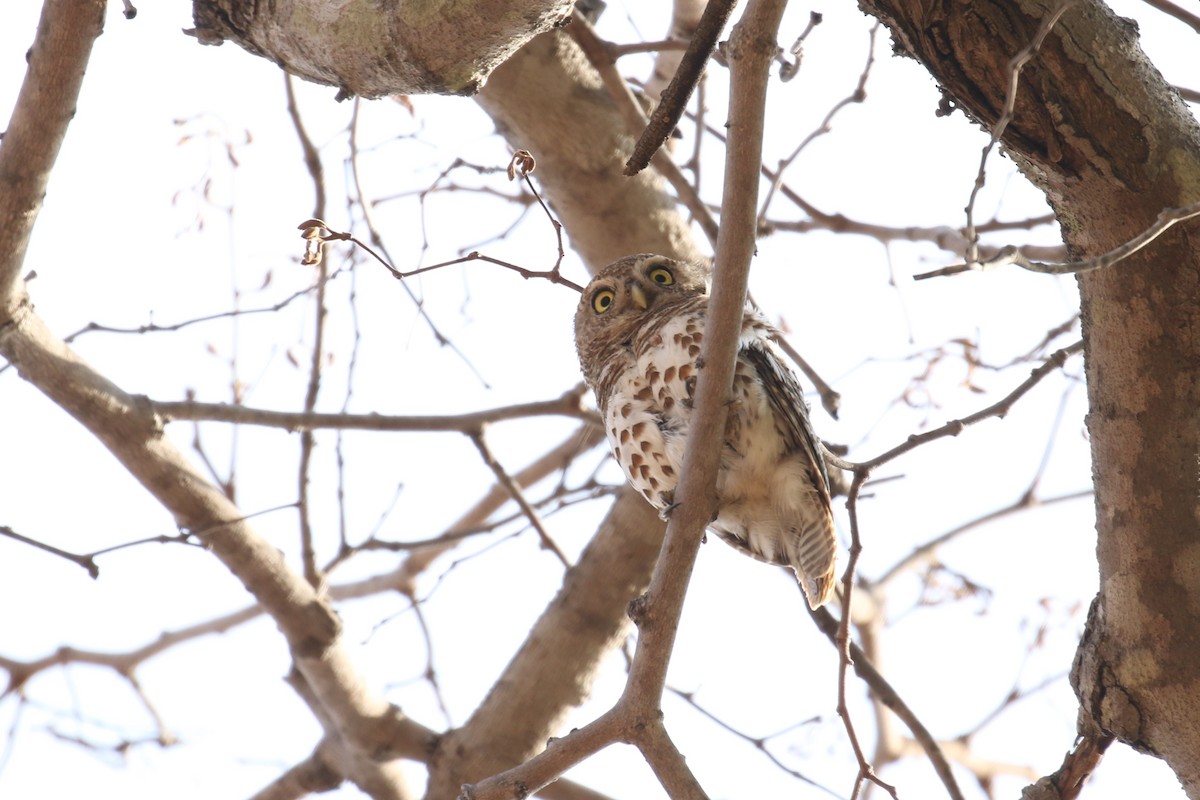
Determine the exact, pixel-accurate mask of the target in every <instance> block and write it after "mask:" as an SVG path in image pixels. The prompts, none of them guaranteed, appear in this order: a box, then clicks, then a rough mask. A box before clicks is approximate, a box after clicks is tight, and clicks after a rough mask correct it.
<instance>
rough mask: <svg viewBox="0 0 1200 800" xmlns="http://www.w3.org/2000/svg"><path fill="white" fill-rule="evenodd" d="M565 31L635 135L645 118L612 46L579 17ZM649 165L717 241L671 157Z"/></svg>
mask: <svg viewBox="0 0 1200 800" xmlns="http://www.w3.org/2000/svg"><path fill="white" fill-rule="evenodd" d="M567 31H568V33H570V34H571V38H572V39H574V40H575V43H576V44H578V45H579V48H580V49H581V50H583V52H584V55H586V56H587V58H588V60H589V61H590V62H591V63H592V66H593V67H594V68H595V69H596V72H597V73H599V75H600V79H601V80H602V81H604V87H605V88H606V89H608V93H609V95H610V96H611V97H612V99H613V102H615V103H616V104H617V110H618V111H619V112H620V113H621V118H622V119H624V120H625V130H626V131H627V132H628V133H629V135H630V136H637V135H639V134H640V133H641V132H642V131H643V130H645V128H646V125H647V119H646V115H645V114H644V113H643V112H642V109H641V106H639V105H638V102H637V100H635V99H634V97H633V92H632V91H630V89H629V84H628V83H626V82H625V79H624V78H622V77H621V75H620V73H618V72H617V70H616V67H615V66H614V63H615V56H614V55H613V52H612V47H613V45H612V44H611V43H609V42H606V41H604V40H603V39H601V38H600V37H599V36H597V35H596V32H595V31H594V30H593V29H592V27H591V25H589V24H588V23H587V21H586V20H584V19H582V18H581V17H576V18H575V20H574V22H572V23H571V25H570V27H569V28H568V29H567ZM650 163H651V164H653V165H654V168H655V169H656V170H658V172H659V174H661V175H662V176H663V177H664V178H666V180H667V182H668V183H670V184H671V188H673V189H674V190H675V194H676V195H677V196H678V197H679V201H680V202H681V203H683V204H684V205H685V206H686V207H687V209H688V211H690V212H691V214H692V216H693V217H695V219H696V223H697V224H698V225H699V226H700V228H701V230H703V231H704V235H705V236H707V237H708V240H709V241H710V242H713V243H715V242H716V241H717V223H716V220H714V219H713V217H712V214H710V213H709V211H708V206H706V205H705V204H704V201H702V200H701V199H700V195H699V194H697V193H696V190H695V188H694V187H693V186H692V184H691V183H689V182H688V179H687V178H686V177H684V175H683V173H682V172H681V171H680V169H679V167H678V166H676V165H675V162H674V161H672V160H671V157H670V156H669V155H667V154H666V153H664V152H662V151H661V150H659V151H658V152H657V153H655V154H654V158H653V159H652V160H651V162H650Z"/></svg>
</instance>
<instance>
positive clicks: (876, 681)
mask: <svg viewBox="0 0 1200 800" xmlns="http://www.w3.org/2000/svg"><path fill="white" fill-rule="evenodd" d="M809 613H810V614H811V615H812V618H813V621H814V622H815V623H816V624H817V628H818V629H820V631H821V633H823V634H825V637H826V638H827V639H829V641H830V643H832V644H833V645H834V646H835V647H836V646H838V630H839V628H840V625H841V623H840V622H839V621H838V620H837V619H836V618H835V617H834V616H833V614H831V613H830V612H829V609H827V608H818V609H816V610H815V611H810V612H809ZM843 615H844V616H848V614H846V613H845V612H843ZM849 650H850V659H851V665H852V666H853V667H854V672H855V674H857V675H858V677H860V678H861V679H862V680H863V682H864V683H866V684H867V686H868V687H869V688H870V690H871V692H872V694H873V695H874V696H875V697H876V698H878V700H879V702H881V703H883V704H884V705H885V706H887V707H888V708H889V709H891V710H892V712H893V713H895V714H896V716H897V717H899V718H900V720H901V721H902V722H904V724H905V725H906V726H907V727H908V729H909V731H910V732H911V733H912V735H913V738H915V739H916V740H917V741H918V742H919V743H920V744H921V746H922V747H923V748H924V749H925V754H926V756H927V757H928V758H929V761H930V763H931V764H932V765H933V769H934V772H936V773H937V774H938V777H939V778H940V779H941V781H942V784H943V785H944V786H945V787H946V791H947V792H948V793H949V795H950V797H951V798H952V800H963V795H962V790H961V789H959V787H958V782H957V781H956V780H955V778H954V773H953V772H952V771H951V769H950V763H949V762H948V761H947V760H946V756H945V754H944V753H942V749H941V747H940V746H939V745H938V742H937V739H935V738H934V737H933V734H931V733H930V732H929V729H928V728H926V727H925V725H924V723H922V722H921V720H920V718H918V717H917V715H916V714H915V713H914V712H913V710H912V709H911V708H909V707H908V704H907V703H905V702H904V700H903V699H902V698H901V697H900V695H899V694H898V693H897V692H896V690H895V688H894V687H893V686H892V685H891V684H890V683H888V682H887V679H885V678H884V677H883V675H882V674H881V673H880V672H879V670H877V669H876V668H875V666H874V665H873V664H872V663H871V660H870V659H869V658H867V654H866V653H864V652H863V651H862V649H861V648H860V647H859V646H858V645H857V644H855V643H854V642H850V643H849Z"/></svg>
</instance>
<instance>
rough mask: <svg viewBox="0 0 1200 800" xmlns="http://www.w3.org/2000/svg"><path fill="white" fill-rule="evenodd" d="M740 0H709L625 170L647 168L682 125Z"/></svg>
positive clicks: (634, 173)
mask: <svg viewBox="0 0 1200 800" xmlns="http://www.w3.org/2000/svg"><path fill="white" fill-rule="evenodd" d="M736 5H737V0H709V2H708V3H707V4H706V5H705V7H704V14H703V15H702V16H701V17H700V24H699V25H697V26H696V31H695V33H693V34H692V40H691V42H690V43H689V44H688V48H687V51H686V52H685V53H684V54H683V58H682V59H681V60H680V62H679V68H678V69H677V70H676V71H675V76H674V77H673V78H671V82H670V83H669V84H668V85H667V88H666V89H664V90H663V93H662V95H661V96H660V97H659V100H658V105H657V106H656V107H655V109H654V113H652V114H651V115H650V121H649V123H648V124H647V125H646V128H645V130H643V131H642V134H641V136H639V137H638V140H637V143H636V144H634V146H633V153H632V154H631V155H630V156H629V160H627V161H626V162H625V174H626V175H636V174H638V173H639V172H641V171H642V170H644V169H645V168H646V167H647V166H648V165H649V164H650V159H651V158H653V156H654V154H655V153H657V152H658V151H659V149H660V148H661V147H662V146H663V143H664V142H666V141H667V139H669V138H670V136H671V132H672V131H673V130H675V128H676V126H677V125H679V120H680V119H682V118H683V112H684V110H685V109H686V108H687V104H688V100H690V99H691V97H692V91H693V90H694V89H695V88H696V84H697V83H698V82H699V81H700V76H701V75H703V74H704V68H705V67H706V66H707V65H708V59H709V57H710V56H711V55H712V52H713V49H714V48H716V46H717V39H718V38H719V37H720V35H721V31H723V30H725V25H726V23H728V22H729V15H730V14H732V13H733V9H734V7H735V6H736Z"/></svg>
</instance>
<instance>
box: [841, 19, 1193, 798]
mask: <svg viewBox="0 0 1200 800" xmlns="http://www.w3.org/2000/svg"><path fill="white" fill-rule="evenodd" d="M863 7H864V8H865V9H866V10H867V11H868V12H869V13H871V14H874V15H876V16H878V17H879V18H880V19H881V20H883V21H884V23H885V24H887V25H888V26H889V27H890V28H891V29H892V33H893V36H894V38H895V40H896V42H897V43H898V45H899V47H900V48H901V49H902V50H905V51H907V53H908V54H910V55H912V56H913V57H915V58H916V59H917V60H919V61H920V62H921V63H922V64H923V65H924V66H925V67H926V68H927V69H928V70H929V71H930V73H931V74H933V76H934V77H935V78H936V79H937V81H938V83H939V84H940V85H941V86H942V88H943V90H944V91H945V93H946V95H947V97H948V99H949V100H950V101H951V102H952V103H953V104H955V105H956V106H958V107H959V108H961V109H963V110H964V111H966V112H967V113H968V114H970V115H971V116H972V117H973V118H975V119H976V120H978V121H979V122H981V123H982V124H983V125H985V126H988V127H989V128H990V127H991V126H992V125H993V124H994V123H995V122H996V120H997V119H998V118H999V117H1000V115H1001V112H1002V110H1003V105H1004V100H1005V96H1006V92H1007V90H1008V85H1009V82H1010V77H1009V76H1010V67H1009V60H1010V59H1011V58H1012V57H1013V56H1014V55H1016V54H1017V53H1019V52H1020V51H1022V50H1023V49H1024V48H1026V47H1027V46H1028V45H1029V44H1030V42H1031V41H1032V40H1033V39H1034V37H1035V35H1036V33H1037V31H1038V28H1039V26H1040V25H1041V23H1042V20H1043V19H1044V18H1046V17H1047V16H1048V15H1050V14H1052V13H1053V12H1054V10H1055V9H1056V8H1057V4H1056V3H1052V2H1036V1H1035V0H1024V1H1018V2H1013V1H1011V0H1008V1H1006V2H1000V1H999V0H995V1H993V2H975V3H970V4H966V3H961V2H953V1H952V0H942V1H941V2H925V3H910V2H907V0H904V1H902V0H864V2H863ZM1014 112H1015V113H1014V117H1013V120H1012V123H1011V124H1010V125H1008V127H1007V129H1006V131H1005V133H1004V136H1003V139H1002V141H1003V143H1004V145H1005V146H1006V147H1007V148H1008V151H1009V153H1010V154H1011V155H1012V156H1013V157H1014V158H1015V159H1016V160H1017V163H1018V164H1019V165H1020V166H1021V168H1022V169H1023V171H1024V172H1025V174H1026V175H1027V176H1028V177H1029V178H1030V179H1031V180H1032V181H1033V182H1034V183H1035V184H1037V185H1038V186H1040V187H1041V188H1042V189H1043V190H1044V191H1045V192H1046V196H1047V198H1048V199H1049V201H1050V203H1051V205H1052V206H1053V207H1054V209H1055V211H1056V212H1057V214H1058V218H1059V220H1060V222H1061V224H1062V230H1063V237H1064V240H1065V241H1066V242H1067V244H1068V246H1069V247H1070V248H1071V250H1072V252H1073V254H1074V255H1075V256H1078V257H1092V256H1097V255H1100V254H1103V253H1105V252H1107V251H1109V250H1111V249H1113V248H1114V247H1116V246H1117V245H1119V244H1121V243H1123V242H1125V241H1127V240H1129V239H1131V238H1133V237H1134V236H1136V235H1137V234H1139V233H1141V232H1142V231H1143V230H1145V229H1146V228H1148V227H1149V226H1150V225H1151V224H1152V223H1153V222H1154V220H1155V218H1156V216H1157V215H1158V214H1159V212H1160V211H1162V210H1163V209H1165V208H1173V207H1178V206H1181V205H1185V204H1189V203H1193V202H1196V201H1197V200H1198V199H1200V128H1198V127H1197V124H1196V121H1195V119H1194V118H1193V117H1192V115H1191V114H1190V113H1189V112H1188V110H1187V108H1186V107H1185V106H1184V104H1183V102H1182V100H1180V98H1179V96H1178V94H1177V93H1176V92H1175V90H1173V89H1172V88H1171V87H1170V86H1168V85H1167V84H1166V83H1165V82H1164V81H1163V79H1162V77H1161V76H1160V75H1159V74H1158V72H1157V70H1155V69H1154V67H1153V66H1152V65H1151V64H1150V63H1149V61H1148V60H1147V59H1146V58H1145V56H1144V55H1143V54H1142V52H1141V49H1140V48H1139V46H1138V42H1137V29H1136V26H1135V25H1133V24H1131V23H1130V22H1129V21H1127V20H1123V19H1120V18H1118V17H1116V16H1114V15H1113V13H1112V12H1111V11H1110V10H1109V9H1108V8H1107V7H1105V6H1103V5H1102V4H1100V3H1098V2H1092V1H1088V0H1084V1H1083V2H1078V3H1076V4H1075V5H1073V6H1072V7H1071V8H1070V9H1069V10H1067V12H1066V13H1065V15H1064V16H1063V17H1062V18H1061V20H1059V21H1058V23H1057V24H1056V25H1055V26H1054V27H1053V29H1052V30H1051V32H1050V34H1049V36H1047V37H1046V39H1045V42H1044V43H1043V45H1042V46H1041V48H1040V50H1039V52H1038V53H1037V54H1036V55H1035V56H1034V58H1033V59H1032V60H1031V61H1030V62H1029V63H1028V64H1027V65H1026V66H1025V67H1024V69H1023V71H1022V72H1021V73H1020V81H1019V87H1018V92H1017V95H1016V105H1015V108H1014ZM1079 287H1080V293H1081V301H1082V312H1083V332H1084V341H1085V345H1086V358H1087V378H1088V397H1089V404H1090V411H1089V413H1088V420H1087V424H1088V430H1089V432H1090V434H1091V442H1092V458H1093V477H1094V481H1095V488H1096V511H1097V522H1096V527H1097V534H1098V546H1097V554H1098V558H1099V567H1100V593H1099V596H1098V597H1097V599H1096V602H1095V604H1094V606H1093V611H1092V614H1091V616H1090V618H1089V620H1088V629H1087V631H1086V632H1085V634H1084V638H1083V641H1082V643H1081V645H1080V652H1079V655H1078V656H1077V669H1076V670H1075V674H1074V679H1075V680H1074V683H1075V688H1076V692H1077V694H1078V695H1079V699H1080V704H1081V708H1082V716H1083V717H1084V718H1085V720H1090V723H1089V724H1094V725H1095V726H1097V727H1098V728H1099V729H1100V730H1101V731H1104V732H1106V733H1111V734H1113V735H1115V736H1116V737H1117V738H1118V739H1120V740H1121V741H1124V742H1126V743H1127V744H1129V745H1131V746H1133V747H1135V748H1137V749H1139V750H1142V751H1144V752H1148V753H1153V754H1155V755H1158V756H1160V757H1162V758H1163V759H1165V760H1166V761H1167V763H1168V764H1169V765H1170V766H1171V768H1172V769H1173V770H1174V771H1175V773H1176V775H1177V776H1178V777H1179V779H1180V781H1181V782H1182V784H1183V786H1184V788H1185V789H1186V791H1187V792H1188V795H1189V796H1190V797H1200V510H1198V503H1197V498H1198V493H1197V478H1198V476H1200V465H1198V462H1197V458H1198V454H1200V232H1198V230H1197V226H1196V224H1195V223H1194V222H1192V223H1185V224H1183V225H1180V226H1177V227H1176V228H1174V229H1172V230H1171V231H1168V232H1167V233H1166V234H1164V235H1163V236H1161V237H1160V238H1158V239H1157V240H1155V241H1154V242H1153V243H1152V244H1151V245H1150V246H1148V247H1146V248H1145V249H1143V250H1142V251H1140V252H1138V253H1136V254H1135V255H1133V256H1131V257H1130V258H1128V259H1126V260H1124V261H1121V262H1119V263H1118V264H1117V265H1116V266H1113V267H1109V268H1107V269H1104V270H1101V271H1098V272H1093V273H1089V274H1086V275H1082V276H1080V278H1079ZM1017 311H1018V310H1016V309H1014V312H1017ZM1064 566H1065V568H1070V566H1069V565H1064Z"/></svg>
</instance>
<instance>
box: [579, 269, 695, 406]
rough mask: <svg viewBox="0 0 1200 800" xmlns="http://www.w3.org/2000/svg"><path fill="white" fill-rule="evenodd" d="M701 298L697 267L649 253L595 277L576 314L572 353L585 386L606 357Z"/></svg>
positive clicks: (594, 376)
mask: <svg viewBox="0 0 1200 800" xmlns="http://www.w3.org/2000/svg"><path fill="white" fill-rule="evenodd" d="M706 294H708V285H707V283H706V282H705V273H704V270H703V269H702V268H701V267H697V266H694V265H692V264H688V263H685V262H682V261H675V260H673V259H670V258H667V257H666V256H659V255H654V254H652V253H639V254H638V255H635V256H625V257H624V258H620V259H617V260H616V261H614V262H613V263H611V264H609V265H608V266H607V267H605V268H604V269H602V270H600V271H599V272H597V273H596V276H595V277H594V278H592V281H591V283H589V284H588V285H587V288H586V289H584V290H583V296H582V297H580V299H579V308H578V309H577V310H576V312H575V348H576V350H578V352H579V363H580V365H581V366H582V367H583V371H584V374H585V375H586V376H587V379H588V381H589V382H591V383H593V384H595V381H596V378H597V377H598V370H599V369H600V368H601V366H602V363H603V361H605V360H606V359H605V356H607V355H610V354H612V353H613V352H615V351H616V349H617V348H623V347H626V346H628V345H630V344H631V343H632V340H633V337H634V336H635V334H637V333H638V331H640V330H642V329H643V328H644V327H645V326H646V325H647V324H651V323H653V322H660V321H664V320H665V319H666V318H667V317H669V316H670V315H672V314H674V313H675V312H676V311H677V310H678V307H679V304H680V303H682V302H686V301H688V300H691V299H693V298H695V297H701V296H704V295H706Z"/></svg>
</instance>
